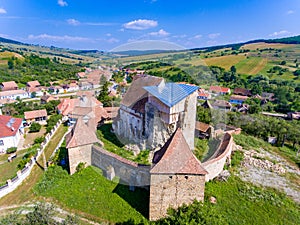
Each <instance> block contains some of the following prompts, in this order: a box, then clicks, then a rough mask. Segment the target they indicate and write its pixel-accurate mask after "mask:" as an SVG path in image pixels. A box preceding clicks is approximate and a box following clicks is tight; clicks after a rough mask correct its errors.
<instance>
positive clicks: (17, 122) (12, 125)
mask: <svg viewBox="0 0 300 225" xmlns="http://www.w3.org/2000/svg"><path fill="white" fill-rule="evenodd" d="M22 120H23V119H22V118H13V117H12V116H4V115H0V138H3V137H11V136H15V135H16V133H17V132H18V130H19V129H20V127H21V126H22Z"/></svg>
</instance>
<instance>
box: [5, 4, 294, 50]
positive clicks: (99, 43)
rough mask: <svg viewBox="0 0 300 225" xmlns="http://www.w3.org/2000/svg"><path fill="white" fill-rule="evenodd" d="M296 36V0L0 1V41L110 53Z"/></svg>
mask: <svg viewBox="0 0 300 225" xmlns="http://www.w3.org/2000/svg"><path fill="white" fill-rule="evenodd" d="M298 34H300V0H206V1H202V0H193V1H188V0H185V1H182V0H172V1H171V0H127V1H126V0H125V1H115V0H93V1H92V0H84V1H81V0H0V37H5V38H10V39H14V40H18V41H22V42H26V43H30V44H41V45H47V46H51V45H53V46H57V47H66V48H72V49H98V50H106V51H108V50H110V49H113V48H115V47H117V46H119V45H122V44H126V43H131V42H133V41H141V40H162V41H168V42H173V43H176V44H177V45H180V46H183V47H184V48H194V47H204V46H211V45H220V44H227V43H235V42H240V41H248V40H253V39H258V38H279V37H284V36H293V35H298Z"/></svg>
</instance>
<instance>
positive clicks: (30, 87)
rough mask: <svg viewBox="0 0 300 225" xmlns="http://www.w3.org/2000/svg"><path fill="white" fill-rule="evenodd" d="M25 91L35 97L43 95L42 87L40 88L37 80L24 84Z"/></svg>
mask: <svg viewBox="0 0 300 225" xmlns="http://www.w3.org/2000/svg"><path fill="white" fill-rule="evenodd" d="M26 89H27V92H29V93H30V94H32V93H35V95H36V96H42V95H43V87H42V86H41V84H40V82H39V81H37V80H34V81H28V82H27V83H26Z"/></svg>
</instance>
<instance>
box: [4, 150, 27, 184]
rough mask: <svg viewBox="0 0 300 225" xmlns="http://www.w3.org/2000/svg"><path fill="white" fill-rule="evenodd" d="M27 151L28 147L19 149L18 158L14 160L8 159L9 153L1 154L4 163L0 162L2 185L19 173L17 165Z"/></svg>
mask: <svg viewBox="0 0 300 225" xmlns="http://www.w3.org/2000/svg"><path fill="white" fill-rule="evenodd" d="M25 152H27V149H24V150H20V151H18V152H17V158H15V159H13V161H12V162H8V161H7V157H8V156H9V154H4V155H1V157H0V162H2V164H0V174H1V175H0V185H2V184H5V183H6V181H7V180H8V179H11V178H13V177H15V176H16V175H17V171H18V168H17V166H18V164H19V162H20V161H21V160H22V157H23V155H24V153H25Z"/></svg>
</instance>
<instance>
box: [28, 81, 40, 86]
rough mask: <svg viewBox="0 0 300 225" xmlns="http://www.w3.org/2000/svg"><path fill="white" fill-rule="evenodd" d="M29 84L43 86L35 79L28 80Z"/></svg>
mask: <svg viewBox="0 0 300 225" xmlns="http://www.w3.org/2000/svg"><path fill="white" fill-rule="evenodd" d="M27 86H28V87H38V86H41V84H40V82H38V81H37V80H34V81H28V82H27Z"/></svg>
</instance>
